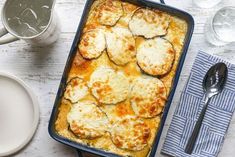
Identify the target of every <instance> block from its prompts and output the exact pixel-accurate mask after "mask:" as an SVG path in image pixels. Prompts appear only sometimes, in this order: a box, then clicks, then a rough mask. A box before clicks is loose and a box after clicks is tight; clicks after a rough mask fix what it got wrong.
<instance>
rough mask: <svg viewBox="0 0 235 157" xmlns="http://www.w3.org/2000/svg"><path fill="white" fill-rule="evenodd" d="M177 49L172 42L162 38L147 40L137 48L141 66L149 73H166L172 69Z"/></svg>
mask: <svg viewBox="0 0 235 157" xmlns="http://www.w3.org/2000/svg"><path fill="white" fill-rule="evenodd" d="M174 58H175V51H174V49H173V47H172V45H171V43H170V42H168V41H167V40H165V39H162V38H153V39H149V40H145V41H144V42H142V43H141V44H140V45H139V46H138V48H137V61H138V65H139V66H140V68H141V69H142V70H143V71H145V72H146V73H147V74H149V75H164V74H166V73H167V72H169V71H170V70H171V67H172V64H173V62H174Z"/></svg>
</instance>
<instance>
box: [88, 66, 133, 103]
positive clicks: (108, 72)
mask: <svg viewBox="0 0 235 157" xmlns="http://www.w3.org/2000/svg"><path fill="white" fill-rule="evenodd" d="M89 86H90V88H91V91H92V94H93V95H94V96H95V97H96V99H97V100H98V101H99V102H101V103H104V104H115V103H118V102H121V101H123V100H125V99H126V98H127V96H128V93H129V81H128V79H127V78H126V76H125V75H123V74H122V73H120V72H115V71H114V70H113V69H111V68H109V67H100V68H98V69H97V70H96V71H95V72H94V73H93V74H92V75H91V79H90V82H89Z"/></svg>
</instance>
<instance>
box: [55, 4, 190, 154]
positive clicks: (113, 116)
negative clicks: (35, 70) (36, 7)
mask: <svg viewBox="0 0 235 157" xmlns="http://www.w3.org/2000/svg"><path fill="white" fill-rule="evenodd" d="M117 1H119V0H117ZM105 2H106V0H95V1H94V3H93V5H92V7H91V11H90V13H89V15H88V20H87V22H86V24H85V27H84V29H83V33H86V32H89V31H91V30H96V29H102V30H104V31H105V32H106V31H110V30H112V28H113V27H122V28H126V29H128V28H129V22H130V20H131V18H132V17H133V14H134V13H135V12H136V11H137V9H139V6H135V5H133V4H130V3H128V2H123V1H119V2H121V5H122V15H121V16H120V17H119V15H118V14H119V13H118V12H119V11H115V10H114V16H113V15H110V16H109V17H110V18H113V17H115V18H114V19H112V20H109V19H108V20H107V21H108V22H107V21H106V20H104V21H105V22H107V24H108V25H109V26H108V25H105V22H104V23H103V24H102V22H101V21H102V20H101V19H100V15H101V14H100V12H103V11H101V8H100V6H101V4H105ZM109 2H110V0H109ZM119 2H118V3H119ZM118 5H119V4H118ZM108 8H109V6H108ZM117 8H118V7H117ZM119 8H120V7H119ZM115 9H116V7H115ZM142 9H144V8H142ZM104 12H105V16H106V15H107V12H106V11H104ZM154 12H155V11H154ZM116 13H118V14H116ZM110 14H112V13H110ZM116 15H118V16H116ZM164 15H166V13H164ZM107 17H108V16H107ZM116 17H119V18H116ZM169 17H170V19H167V20H166V22H168V20H169V21H170V25H169V28H168V29H167V35H165V36H164V37H162V38H165V39H167V40H168V41H170V42H171V44H172V45H173V47H174V49H175V52H176V53H175V60H174V62H173V66H172V68H171V69H170V71H169V72H168V73H167V74H166V75H163V76H162V77H160V79H161V81H162V82H163V83H164V85H165V86H166V89H167V94H168V93H169V92H170V88H171V86H172V85H171V84H172V80H173V78H174V76H175V71H176V69H177V65H178V60H179V58H180V55H181V51H182V46H183V43H184V38H185V34H186V31H187V23H186V22H185V21H183V20H182V19H179V18H177V17H174V16H169ZM164 18H165V16H164ZM113 23H115V24H114V25H112V26H110V25H111V24H113ZM159 28H160V27H159ZM162 30H163V31H162V32H163V33H164V29H162ZM155 33H156V32H155ZM155 35H156V34H155ZM134 39H135V47H136V48H138V47H139V46H140V45H141V44H142V43H143V42H145V41H146V38H144V37H143V36H134ZM106 46H107V45H106ZM106 51H107V50H104V51H103V52H102V54H101V55H100V56H99V57H97V58H95V59H92V60H87V59H84V58H83V57H82V55H81V53H80V52H79V50H78V51H77V54H76V56H75V58H74V60H73V63H72V66H71V70H70V72H69V75H68V80H70V79H72V78H74V77H78V76H79V78H81V79H82V80H84V81H85V82H86V83H89V82H90V81H91V78H92V75H93V74H94V72H95V71H97V70H98V69H99V68H100V67H102V66H103V67H109V69H111V70H112V71H114V73H115V75H117V73H118V74H121V75H122V76H124V77H125V78H126V79H128V84H132V85H131V86H130V85H129V88H128V89H129V92H128V94H127V96H125V100H123V101H121V102H119V103H114V104H109V105H106V104H103V103H100V102H99V100H98V99H97V98H96V97H95V96H94V95H93V94H92V90H91V88H90V87H89V92H88V95H86V96H85V97H83V98H82V99H80V100H79V103H80V102H82V103H83V102H86V101H92V102H95V104H97V106H98V107H97V106H93V107H94V108H96V109H97V108H98V109H99V111H102V113H105V115H107V117H108V118H107V117H106V118H107V119H108V122H109V124H110V125H107V126H110V127H108V129H107V128H106V129H107V130H108V132H107V131H101V134H100V133H99V131H100V130H99V129H98V130H96V129H95V130H92V131H91V130H90V131H88V132H86V133H85V134H86V135H89V134H91V132H95V134H97V132H98V134H97V137H93V138H87V137H89V136H90V135H89V136H85V138H82V137H78V135H75V134H74V133H73V132H72V130H71V129H68V128H69V123H68V119H67V116H68V114H69V113H70V111H71V108H73V107H72V106H73V105H72V103H71V102H70V101H68V100H66V99H64V97H63V98H62V102H61V105H60V107H59V112H58V118H57V120H56V123H55V129H56V131H57V132H58V134H59V135H61V136H63V137H65V138H67V139H69V140H72V141H75V142H77V143H81V144H84V145H89V146H90V147H94V148H98V149H102V150H104V151H107V152H112V153H115V154H118V155H120V156H130V157H145V156H148V153H149V151H150V150H151V146H152V144H153V141H154V139H155V136H156V133H157V131H158V127H159V124H160V119H161V114H160V115H158V116H154V117H153V118H140V119H139V118H137V119H135V118H129V119H130V123H131V124H130V126H132V124H134V123H139V122H140V123H141V124H144V126H143V128H149V131H150V132H149V133H148V134H149V137H148V138H147V139H146V140H143V138H142V137H143V136H141V135H142V134H141V133H143V131H141V132H138V131H137V135H138V137H140V141H143V143H142V144H140V143H138V142H137V144H136V145H135V141H131V140H132V139H131V138H130V137H133V136H132V135H131V136H130V137H129V136H125V135H124V134H121V136H123V137H124V138H123V140H121V142H122V143H123V146H119V145H118V143H116V142H115V139H114V141H113V138H115V137H116V136H115V135H114V133H113V135H114V136H112V134H111V133H110V132H111V130H113V129H114V132H115V130H116V129H115V125H116V124H118V123H120V122H121V121H122V120H124V119H128V117H135V116H136V115H137V114H138V112H136V111H134V109H133V108H134V107H133V105H132V104H131V96H130V94H131V93H130V91H131V87H133V85H134V84H135V80H136V79H138V78H142V77H143V76H145V74H144V72H143V71H142V70H141V69H140V67H139V66H138V65H137V64H136V63H137V59H136V57H134V58H133V60H131V61H129V62H128V63H127V64H125V65H122V66H120V65H117V64H115V63H114V61H112V60H110V57H109V56H108V54H107V52H106ZM102 77H103V75H100V78H101V80H102ZM121 82H122V81H121ZM121 82H118V83H115V84H116V85H115V86H123V83H121ZM147 82H148V81H147ZM124 84H125V83H124ZM115 88H116V87H115ZM118 88H120V87H118ZM121 88H123V87H121ZM141 90H142V89H141ZM121 95H122V93H121ZM161 105H163V106H162V108H163V107H164V104H161ZM93 107H92V108H93ZM162 108H161V110H162ZM82 110H84V111H82V112H83V113H84V112H85V111H87V109H86V108H84V109H82ZM77 116H78V115H76V114H74V117H77ZM80 118H81V117H79V118H78V119H80ZM101 128H103V127H101ZM110 128H113V129H110ZM123 128H124V129H123V132H125V127H124V126H123ZM106 129H104V130H106ZM96 131H97V132H96ZM95 134H91V135H92V136H93V135H95ZM83 137H84V136H83ZM90 137H91V136H90ZM127 139H128V140H129V141H127ZM126 141H127V142H126ZM114 143H115V144H114ZM128 143H130V144H128ZM132 145H134V147H133V146H132ZM137 149H141V150H139V151H137Z"/></svg>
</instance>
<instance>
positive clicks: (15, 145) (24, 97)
mask: <svg viewBox="0 0 235 157" xmlns="http://www.w3.org/2000/svg"><path fill="white" fill-rule="evenodd" d="M38 122H39V105H38V100H37V98H36V96H35V95H34V94H33V92H32V90H31V89H30V88H29V87H28V86H27V85H26V84H25V83H24V82H23V81H22V80H20V79H18V78H17V77H15V76H13V75H10V74H7V73H1V72H0V157H3V156H9V155H11V154H14V153H16V152H18V151H19V150H21V149H22V148H23V147H24V146H25V145H27V144H28V143H29V142H30V140H31V139H32V137H33V135H34V133H35V131H36V129H37V126H38Z"/></svg>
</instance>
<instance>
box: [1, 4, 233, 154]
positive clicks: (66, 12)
mask: <svg viewBox="0 0 235 157" xmlns="http://www.w3.org/2000/svg"><path fill="white" fill-rule="evenodd" d="M3 2H4V1H1V2H0V7H2V6H3ZM168 2H169V4H168V5H172V6H175V7H177V8H181V9H183V10H185V11H187V12H189V13H191V14H192V15H193V17H194V19H195V31H194V35H193V38H192V42H191V44H190V47H189V50H188V55H187V57H186V61H185V64H184V68H183V70H182V74H181V77H180V80H179V84H178V87H177V90H176V93H175V96H174V99H173V103H172V105H171V109H170V111H169V116H168V118H167V120H166V123H165V127H164V130H163V133H162V136H161V141H160V145H159V148H158V152H157V154H156V156H161V157H163V155H161V154H160V149H161V146H162V143H163V141H164V138H165V136H166V132H167V129H168V127H169V124H170V121H171V118H172V114H173V112H174V109H175V107H176V105H177V104H178V102H179V96H180V93H181V91H182V88H183V86H184V85H185V83H186V80H187V78H188V75H189V73H190V69H191V66H192V64H193V61H194V58H195V56H196V54H197V52H198V51H199V50H203V51H206V52H208V53H210V54H214V55H216V56H220V57H222V58H224V59H226V60H228V61H230V62H232V63H235V44H231V45H228V46H224V47H215V46H212V45H210V44H209V43H207V42H206V41H205V38H204V24H205V22H206V20H207V19H208V17H211V16H212V15H213V13H214V12H215V11H216V10H218V9H219V8H221V7H222V6H226V5H235V1H234V0H224V1H223V2H222V3H221V4H219V5H218V6H216V7H214V8H212V9H200V8H197V7H195V5H194V4H192V2H191V0H184V1H181V0H168V1H167V0H166V3H168ZM84 3H85V0H57V3H56V10H57V13H58V15H59V17H60V23H61V30H62V33H61V36H60V38H59V40H58V41H57V42H56V43H55V44H54V45H52V46H49V47H46V48H43V47H35V46H30V45H29V44H27V43H25V42H24V41H17V42H15V43H11V44H8V45H1V46H0V71H4V72H10V73H12V74H14V75H16V76H18V77H19V78H21V79H23V80H24V81H25V82H26V83H27V84H28V85H29V86H30V87H31V88H32V89H33V91H34V92H35V94H36V95H37V96H38V99H39V102H40V110H41V113H40V123H39V127H38V130H37V132H36V134H35V136H34V138H33V140H32V141H31V143H30V144H29V145H28V146H27V147H26V148H25V149H23V150H22V151H20V152H19V153H18V154H16V155H14V156H16V157H65V156H68V157H75V156H76V152H75V151H74V149H72V148H70V147H67V146H64V145H62V144H60V143H58V142H56V141H54V140H53V139H52V138H50V136H49V134H48V131H47V127H48V121H49V117H50V114H51V110H52V107H53V103H54V100H55V95H56V92H57V89H58V86H59V82H60V79H61V75H62V72H63V69H64V66H65V62H66V59H67V56H68V53H69V50H70V47H71V43H72V41H73V38H74V35H75V32H76V29H77V26H78V23H79V20H80V17H81V14H82V11H83V7H84ZM234 132H235V117H234V118H233V120H232V123H231V124H230V127H229V130H228V134H227V136H226V140H225V143H224V145H223V148H222V151H221V153H220V155H219V156H220V157H232V156H234V154H235V149H234V145H235V133H234Z"/></svg>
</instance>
